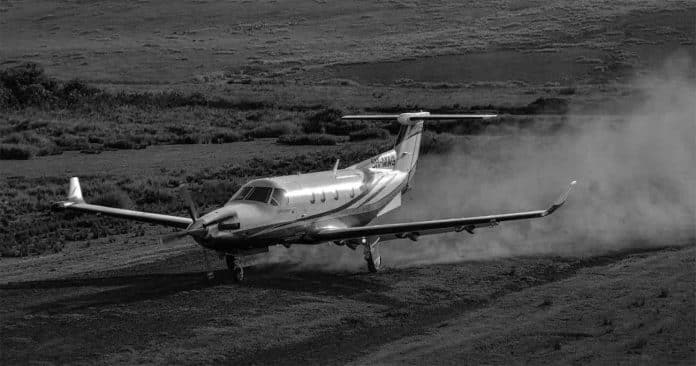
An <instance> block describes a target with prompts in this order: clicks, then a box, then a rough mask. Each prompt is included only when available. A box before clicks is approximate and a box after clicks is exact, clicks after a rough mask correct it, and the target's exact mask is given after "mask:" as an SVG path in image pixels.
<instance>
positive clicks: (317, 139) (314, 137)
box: [276, 133, 339, 145]
mask: <svg viewBox="0 0 696 366" xmlns="http://www.w3.org/2000/svg"><path fill="white" fill-rule="evenodd" d="M276 142H277V143H279V144H283V145H336V144H337V143H338V142H339V138H338V137H336V136H334V135H327V134H321V133H311V134H304V135H282V136H280V137H278V140H277V141H276Z"/></svg>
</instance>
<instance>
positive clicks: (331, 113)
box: [302, 108, 343, 133]
mask: <svg viewBox="0 0 696 366" xmlns="http://www.w3.org/2000/svg"><path fill="white" fill-rule="evenodd" d="M342 115H343V112H342V111H340V110H338V109H335V108H324V109H322V110H321V111H319V112H317V113H315V114H313V115H311V116H310V117H309V118H308V119H307V121H306V122H305V123H303V124H302V130H303V131H304V132H305V133H327V132H329V128H327V127H328V126H329V125H335V124H336V123H337V122H339V121H340V120H341V116H342Z"/></svg>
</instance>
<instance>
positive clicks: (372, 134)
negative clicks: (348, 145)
mask: <svg viewBox="0 0 696 366" xmlns="http://www.w3.org/2000/svg"><path fill="white" fill-rule="evenodd" d="M387 138H389V131H387V130H385V129H384V128H377V127H367V128H364V129H362V130H359V131H355V132H351V133H350V141H362V140H369V139H380V140H384V139H387Z"/></svg>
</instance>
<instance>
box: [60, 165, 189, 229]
mask: <svg viewBox="0 0 696 366" xmlns="http://www.w3.org/2000/svg"><path fill="white" fill-rule="evenodd" d="M53 209H54V210H74V211H82V212H89V213H93V214H97V215H106V216H113V217H119V218H122V219H128V220H135V221H143V222H149V223H151V224H158V225H164V226H172V227H178V228H181V229H186V228H188V227H189V226H190V225H191V224H192V223H193V220H192V219H190V218H188V217H180V216H171V215H163V214H158V213H152V212H143V211H134V210H126V209H122V208H115V207H107V206H100V205H92V204H89V203H86V202H85V199H84V198H82V188H80V181H79V180H78V179H77V177H72V178H70V188H69V189H68V199H67V200H65V201H60V202H55V203H53Z"/></svg>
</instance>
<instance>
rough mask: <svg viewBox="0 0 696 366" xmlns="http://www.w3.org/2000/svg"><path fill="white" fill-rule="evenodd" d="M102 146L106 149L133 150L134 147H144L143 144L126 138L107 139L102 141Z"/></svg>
mask: <svg viewBox="0 0 696 366" xmlns="http://www.w3.org/2000/svg"><path fill="white" fill-rule="evenodd" d="M104 147H105V148H107V149H117V150H134V149H143V148H145V146H143V145H141V144H138V143H136V142H134V141H131V140H127V139H118V140H112V141H107V142H105V143H104Z"/></svg>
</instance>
